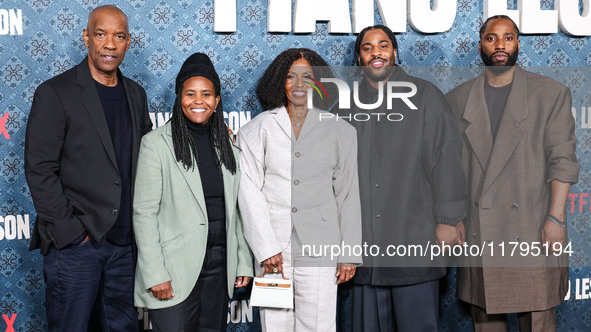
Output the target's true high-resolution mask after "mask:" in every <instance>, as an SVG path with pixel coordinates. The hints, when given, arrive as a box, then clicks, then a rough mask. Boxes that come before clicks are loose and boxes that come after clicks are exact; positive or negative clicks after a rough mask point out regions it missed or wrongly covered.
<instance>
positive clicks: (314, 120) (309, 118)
mask: <svg viewBox="0 0 591 332" xmlns="http://www.w3.org/2000/svg"><path fill="white" fill-rule="evenodd" d="M319 116H320V111H319V110H317V109H315V108H310V109H309V110H308V114H306V118H305V119H304V124H303V126H302V131H300V135H299V136H298V139H297V140H298V141H300V140H302V139H303V138H304V136H306V135H307V134H309V133H310V132H311V131H312V129H313V128H314V127H315V126H316V125H317V124H318V122H319V121H320V119H319ZM290 124H291V123H290Z"/></svg>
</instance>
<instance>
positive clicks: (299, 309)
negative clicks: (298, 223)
mask: <svg viewBox="0 0 591 332" xmlns="http://www.w3.org/2000/svg"><path fill="white" fill-rule="evenodd" d="M292 239H293V235H292ZM292 239H290V243H289V244H288V246H287V248H286V249H285V250H284V251H283V252H282V254H283V274H284V275H285V277H286V278H289V279H291V280H293V288H294V300H295V303H294V309H293V310H292V309H275V308H260V316H261V327H262V328H263V332H294V331H295V332H335V331H336V313H337V283H336V281H337V278H336V276H335V274H336V267H334V266H333V267H310V266H297V264H293V263H294V262H293V259H292V255H291V251H292V248H291V242H292ZM294 265H296V266H294ZM263 271H264V268H263V267H262V265H259V266H256V274H257V275H262V274H263Z"/></svg>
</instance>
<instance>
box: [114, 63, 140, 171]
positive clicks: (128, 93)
mask: <svg viewBox="0 0 591 332" xmlns="http://www.w3.org/2000/svg"><path fill="white" fill-rule="evenodd" d="M117 72H118V74H119V79H120V80H121V83H123V88H124V89H125V97H126V98H127V107H128V108H129V117H130V118H131V169H132V170H135V169H136V164H137V157H138V154H139V148H140V142H141V137H142V133H139V132H138V128H140V126H138V122H139V119H138V114H141V112H142V110H138V109H137V107H138V104H137V103H135V102H133V101H134V100H135V98H134V94H132V91H135V90H133V88H132V87H131V86H130V85H129V83H128V82H127V80H125V79H124V78H123V75H120V72H119V70H117Z"/></svg>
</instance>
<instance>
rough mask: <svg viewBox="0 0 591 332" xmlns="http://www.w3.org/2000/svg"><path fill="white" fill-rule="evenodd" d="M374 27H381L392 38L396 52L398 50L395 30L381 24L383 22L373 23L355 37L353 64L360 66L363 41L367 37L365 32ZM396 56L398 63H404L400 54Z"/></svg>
mask: <svg viewBox="0 0 591 332" xmlns="http://www.w3.org/2000/svg"><path fill="white" fill-rule="evenodd" d="M374 29H380V30H382V31H384V32H385V33H386V35H388V38H390V41H391V42H392V47H393V48H394V50H396V52H398V42H397V41H396V35H394V32H392V30H390V28H388V27H387V26H385V25H381V24H376V25H371V26H368V27H365V28H364V29H363V30H361V32H360V33H359V34H358V35H357V39H355V52H354V54H353V64H354V65H357V66H359V52H360V51H361V41H363V38H364V37H365V33H366V32H368V31H369V30H374ZM396 57H397V58H398V64H400V63H402V62H401V61H400V54H397V55H396Z"/></svg>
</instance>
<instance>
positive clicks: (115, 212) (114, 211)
mask: <svg viewBox="0 0 591 332" xmlns="http://www.w3.org/2000/svg"><path fill="white" fill-rule="evenodd" d="M117 213H119V210H117V209H113V211H111V214H112V215H116V214H117Z"/></svg>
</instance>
